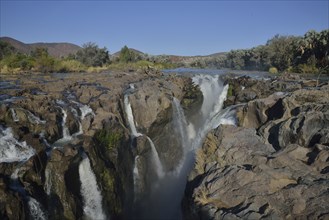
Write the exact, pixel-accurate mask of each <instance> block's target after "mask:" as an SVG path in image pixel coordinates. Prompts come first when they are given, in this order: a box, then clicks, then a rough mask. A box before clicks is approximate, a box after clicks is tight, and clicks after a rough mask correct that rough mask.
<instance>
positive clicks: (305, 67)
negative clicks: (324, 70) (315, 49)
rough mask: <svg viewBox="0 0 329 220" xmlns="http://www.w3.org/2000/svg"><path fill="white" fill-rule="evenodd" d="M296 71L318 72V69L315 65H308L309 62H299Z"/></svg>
mask: <svg viewBox="0 0 329 220" xmlns="http://www.w3.org/2000/svg"><path fill="white" fill-rule="evenodd" d="M296 69H297V72H299V73H318V72H319V69H318V68H316V66H315V65H309V64H299V65H298V66H297V68H296Z"/></svg>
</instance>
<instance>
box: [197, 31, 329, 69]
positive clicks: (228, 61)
mask: <svg viewBox="0 0 329 220" xmlns="http://www.w3.org/2000/svg"><path fill="white" fill-rule="evenodd" d="M328 41H329V30H323V31H321V32H316V31H313V30H312V31H308V32H307V33H306V34H305V35H304V36H303V37H296V36H280V35H276V36H274V37H273V38H272V39H270V40H268V41H267V43H266V45H261V46H257V47H254V48H251V49H244V50H231V51H230V52H228V53H227V54H226V57H212V58H208V59H203V60H198V61H196V62H194V63H193V64H192V66H195V67H216V68H229V69H236V70H260V71H269V70H271V71H272V72H296V73H318V72H326V73H329V42H328Z"/></svg>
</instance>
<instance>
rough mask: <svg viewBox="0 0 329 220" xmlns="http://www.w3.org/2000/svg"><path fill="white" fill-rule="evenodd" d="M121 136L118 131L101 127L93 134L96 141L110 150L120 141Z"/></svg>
mask: <svg viewBox="0 0 329 220" xmlns="http://www.w3.org/2000/svg"><path fill="white" fill-rule="evenodd" d="M122 137H123V135H122V133H120V132H113V131H112V132H111V131H108V130H105V129H102V130H100V131H98V132H97V133H96V134H95V138H96V140H97V142H98V143H100V144H101V145H102V146H104V147H106V148H107V149H108V150H112V149H114V148H115V147H117V146H118V145H119V143H120V142H121V140H122Z"/></svg>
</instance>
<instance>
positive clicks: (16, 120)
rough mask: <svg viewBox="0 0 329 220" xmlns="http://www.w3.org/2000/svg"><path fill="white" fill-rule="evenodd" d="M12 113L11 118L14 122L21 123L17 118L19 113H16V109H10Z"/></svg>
mask: <svg viewBox="0 0 329 220" xmlns="http://www.w3.org/2000/svg"><path fill="white" fill-rule="evenodd" d="M10 112H11V117H12V119H13V121H14V122H18V121H19V118H18V116H17V113H16V111H15V109H13V108H11V109H10Z"/></svg>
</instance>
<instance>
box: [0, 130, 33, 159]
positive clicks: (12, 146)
mask: <svg viewBox="0 0 329 220" xmlns="http://www.w3.org/2000/svg"><path fill="white" fill-rule="evenodd" d="M33 155H35V150H34V149H33V148H32V147H30V146H28V145H27V144H26V142H25V141H23V142H19V141H18V140H16V139H15V138H14V135H13V133H12V129H11V128H6V129H5V128H3V127H2V126H0V163H12V162H17V161H26V160H28V159H29V158H30V157H32V156H33Z"/></svg>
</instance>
